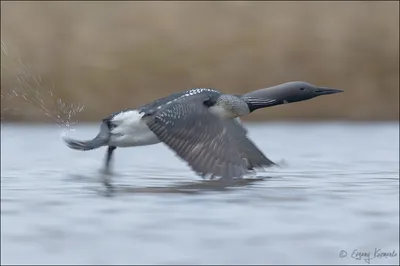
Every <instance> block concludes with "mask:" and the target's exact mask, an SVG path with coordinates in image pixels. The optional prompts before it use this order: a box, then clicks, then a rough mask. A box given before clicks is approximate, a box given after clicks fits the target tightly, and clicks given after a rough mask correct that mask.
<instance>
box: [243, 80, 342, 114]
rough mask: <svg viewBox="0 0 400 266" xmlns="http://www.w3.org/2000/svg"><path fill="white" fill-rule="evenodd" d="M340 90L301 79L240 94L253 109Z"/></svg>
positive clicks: (297, 100)
mask: <svg viewBox="0 0 400 266" xmlns="http://www.w3.org/2000/svg"><path fill="white" fill-rule="evenodd" d="M340 92H343V90H339V89H333V88H327V87H318V86H315V85H312V84H309V83H307V82H303V81H292V82H287V83H283V84H280V85H277V86H274V87H269V88H265V89H260V90H256V91H253V92H250V93H246V94H244V95H242V98H243V99H244V100H245V101H246V102H248V104H249V106H250V107H252V108H250V109H252V110H251V111H254V110H256V109H259V108H264V107H271V106H275V105H280V104H286V103H293V102H300V101H305V100H309V99H312V98H315V97H318V96H322V95H328V94H334V93H340ZM267 100H268V101H267ZM258 103H259V104H258Z"/></svg>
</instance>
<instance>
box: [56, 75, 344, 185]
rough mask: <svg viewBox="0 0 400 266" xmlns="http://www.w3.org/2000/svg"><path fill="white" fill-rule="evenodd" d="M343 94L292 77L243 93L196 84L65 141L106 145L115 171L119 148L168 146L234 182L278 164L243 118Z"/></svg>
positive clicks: (200, 171) (203, 171)
mask: <svg viewBox="0 0 400 266" xmlns="http://www.w3.org/2000/svg"><path fill="white" fill-rule="evenodd" d="M340 92H343V90H340V89H334V88H328V87H318V86H315V85H312V84H310V83H307V82H304V81H290V82H286V83H283V84H279V85H276V86H273V87H268V88H263V89H259V90H256V91H252V92H249V93H245V94H242V95H237V94H226V93H223V92H221V91H219V90H217V89H214V88H192V89H188V90H184V91H180V92H176V93H173V94H171V95H169V96H166V97H163V98H159V99H157V100H155V101H153V102H149V103H147V104H144V105H141V106H139V107H137V108H127V109H124V110H121V111H118V112H114V113H112V114H110V115H109V116H107V117H105V118H103V119H102V122H101V124H100V130H99V133H98V134H97V136H96V137H94V138H93V139H92V140H84V141H82V140H76V139H72V138H69V137H66V136H64V141H65V143H66V145H67V146H68V147H69V148H71V149H75V150H80V151H88V150H93V149H97V148H100V147H103V146H107V152H106V156H105V162H104V167H103V171H104V173H108V174H110V173H111V169H110V168H111V166H110V163H111V160H112V157H113V154H114V151H115V149H116V148H117V147H118V148H123V147H135V146H147V145H154V144H158V143H164V144H165V145H167V146H168V147H169V148H170V149H171V150H172V151H173V152H174V153H175V155H177V156H178V157H180V158H181V159H182V160H183V161H186V163H187V164H188V166H189V167H190V168H191V169H192V171H193V172H195V173H196V174H197V175H199V176H201V177H202V178H206V177H210V179H214V178H219V179H220V180H232V179H236V178H242V177H243V176H245V175H247V174H249V173H252V172H254V171H256V170H257V169H263V168H268V167H272V166H276V165H277V164H276V163H275V162H273V161H271V160H270V159H269V158H268V157H267V156H265V155H264V153H263V152H262V151H261V150H260V149H259V148H258V147H257V146H256V145H255V144H254V143H253V141H252V140H250V139H249V138H248V136H247V133H248V131H247V129H246V128H245V127H244V125H243V124H242V122H241V120H240V119H241V117H243V116H246V115H248V114H250V113H252V112H254V111H256V110H258V109H261V108H266V107H273V106H277V105H281V104H288V103H294V102H299V101H304V100H309V99H312V98H315V97H319V96H322V95H329V94H335V93H340Z"/></svg>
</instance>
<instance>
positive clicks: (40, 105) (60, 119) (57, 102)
mask: <svg viewBox="0 0 400 266" xmlns="http://www.w3.org/2000/svg"><path fill="white" fill-rule="evenodd" d="M1 52H2V57H3V56H5V59H7V62H8V63H10V64H8V65H6V64H5V63H4V62H3V60H2V62H1V71H2V77H9V78H8V79H7V80H6V79H3V78H2V81H1V83H2V86H1V87H2V90H1V101H2V102H3V101H6V100H11V99H12V100H13V101H15V100H17V101H19V100H21V101H23V102H25V103H27V104H30V105H31V106H33V107H34V108H35V109H38V110H40V111H41V112H42V113H43V114H44V115H45V116H46V117H47V118H48V119H50V120H51V122H54V123H55V125H57V126H58V127H60V128H61V129H62V136H65V134H66V133H67V131H75V129H73V128H72V127H71V126H72V125H74V124H75V123H76V122H78V120H76V119H74V118H75V116H76V115H77V114H78V113H80V112H82V111H83V110H84V106H83V105H82V104H79V103H66V102H64V101H63V100H62V99H61V98H59V97H57V96H56V95H55V94H54V90H55V85H54V82H52V88H51V89H50V88H46V86H45V85H44V84H43V81H42V76H41V75H40V74H39V73H35V72H34V71H33V70H32V68H31V67H30V66H29V65H28V64H26V63H24V62H23V61H22V59H21V57H20V55H19V54H18V53H17V54H16V56H15V58H12V56H11V53H10V51H9V49H8V48H7V46H6V44H5V43H4V41H3V40H2V41H1ZM4 71H6V72H8V73H7V75H4V74H3V72H4ZM10 77H11V78H10ZM4 88H6V89H4ZM18 111H19V109H18V108H6V109H2V110H1V120H3V114H5V113H7V114H9V115H12V114H17V112H18Z"/></svg>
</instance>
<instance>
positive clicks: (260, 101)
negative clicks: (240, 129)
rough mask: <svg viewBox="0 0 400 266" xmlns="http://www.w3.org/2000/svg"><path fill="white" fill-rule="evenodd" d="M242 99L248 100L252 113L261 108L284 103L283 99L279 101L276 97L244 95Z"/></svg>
mask: <svg viewBox="0 0 400 266" xmlns="http://www.w3.org/2000/svg"><path fill="white" fill-rule="evenodd" d="M242 99H243V100H244V101H245V102H246V104H247V106H248V108H249V112H250V113H252V112H254V111H255V110H258V109H261V108H266V107H272V106H276V105H280V104H283V103H284V102H282V101H277V100H276V99H268V98H267V99H264V98H258V97H243V98H242Z"/></svg>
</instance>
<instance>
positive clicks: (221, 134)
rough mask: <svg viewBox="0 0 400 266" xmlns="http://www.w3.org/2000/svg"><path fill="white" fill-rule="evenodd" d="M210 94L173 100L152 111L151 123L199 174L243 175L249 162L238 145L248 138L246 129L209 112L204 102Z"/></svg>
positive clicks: (228, 176) (148, 119) (164, 139)
mask: <svg viewBox="0 0 400 266" xmlns="http://www.w3.org/2000/svg"><path fill="white" fill-rule="evenodd" d="M207 97H208V96H205V95H195V96H191V97H185V98H183V99H180V100H178V101H176V102H174V103H171V104H169V105H167V106H165V107H163V108H161V109H160V110H159V111H157V112H156V113H154V114H152V115H149V116H148V117H147V118H146V122H147V125H148V126H149V128H150V129H151V130H152V131H153V132H154V133H155V134H156V135H157V137H158V138H159V139H160V140H161V141H162V142H164V143H165V144H166V145H168V146H169V147H170V148H171V149H172V150H174V151H175V152H176V154H177V155H178V156H179V157H181V158H182V159H184V160H185V161H187V163H188V164H189V165H190V167H191V168H192V169H193V171H195V172H197V173H198V174H199V175H201V176H203V177H205V176H207V175H209V174H210V175H215V176H220V177H222V178H233V177H242V176H243V175H245V174H246V173H248V162H247V160H246V159H245V158H243V157H242V155H243V153H242V152H241V151H240V150H239V149H238V141H239V142H243V143H245V142H246V136H245V134H243V129H242V128H241V127H239V126H238V124H236V123H234V121H233V120H223V119H221V118H219V117H217V116H215V115H213V114H212V113H211V112H209V111H208V108H207V107H206V106H205V105H204V104H203V102H204V101H205V100H207ZM235 132H238V133H237V134H235ZM240 137H241V138H240Z"/></svg>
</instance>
